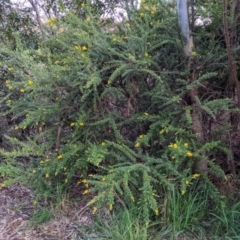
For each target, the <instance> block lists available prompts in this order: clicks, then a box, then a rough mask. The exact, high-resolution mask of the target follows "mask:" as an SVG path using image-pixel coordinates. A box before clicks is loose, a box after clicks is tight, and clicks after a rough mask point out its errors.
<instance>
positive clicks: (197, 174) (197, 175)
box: [192, 173, 200, 179]
mask: <svg viewBox="0 0 240 240" xmlns="http://www.w3.org/2000/svg"><path fill="white" fill-rule="evenodd" d="M192 177H193V178H194V179H197V178H198V177H200V174H199V173H194V174H193V176H192Z"/></svg>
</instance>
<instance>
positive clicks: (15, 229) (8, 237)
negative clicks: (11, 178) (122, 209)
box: [0, 183, 92, 240]
mask: <svg viewBox="0 0 240 240" xmlns="http://www.w3.org/2000/svg"><path fill="white" fill-rule="evenodd" d="M34 203H35V202H34V195H33V193H32V192H31V190H30V189H28V188H26V187H23V186H21V185H20V184H18V183H15V184H14V185H12V186H8V187H4V188H0V240H78V239H79V240H81V239H84V238H83V236H82V230H81V229H80V228H81V227H82V226H89V225H90V224H91V221H92V214H91V212H90V211H89V209H88V208H87V207H86V204H85V203H86V202H85V203H84V201H81V204H80V203H79V202H78V203H67V201H64V199H63V201H62V202H61V203H60V206H59V207H58V208H57V209H54V211H53V213H52V218H51V220H50V221H48V222H45V223H42V224H36V221H39V220H40V219H41V216H39V215H36V214H37V213H39V212H40V215H41V209H45V211H51V210H50V208H49V206H48V208H47V207H46V206H44V205H46V203H35V204H34ZM84 205H85V206H84ZM48 213H49V212H47V216H49V215H48ZM42 215H43V217H44V213H42ZM34 216H35V218H36V219H35V220H34ZM36 216H38V217H36ZM84 240H85V239H84Z"/></svg>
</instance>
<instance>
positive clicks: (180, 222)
mask: <svg viewBox="0 0 240 240" xmlns="http://www.w3.org/2000/svg"><path fill="white" fill-rule="evenodd" d="M29 2H30V3H31V7H32V8H25V9H23V8H17V7H16V6H14V5H13V4H11V3H10V2H8V1H2V3H1V5H0V11H1V13H2V15H1V18H2V22H3V23H2V26H1V28H2V29H3V31H1V35H0V38H1V40H2V41H1V42H2V43H1V45H0V85H1V91H0V113H1V115H0V117H1V128H0V145H1V149H0V172H1V175H2V177H1V187H7V186H8V185H10V184H12V183H13V182H16V181H19V182H21V183H22V184H26V185H28V186H30V187H31V188H32V189H34V190H35V191H36V192H37V193H38V199H36V201H40V200H41V199H42V198H44V199H45V200H46V201H51V202H55V201H56V198H58V197H60V196H62V194H65V193H66V192H67V193H68V194H70V195H71V191H72V188H73V187H74V188H75V189H77V193H78V197H79V198H81V197H83V196H84V195H87V196H88V206H89V208H91V209H92V211H93V213H94V214H96V216H97V217H96V218H98V220H97V219H96V226H95V227H94V231H95V233H96V232H97V234H99V238H98V239H120V236H123V238H122V239H162V238H163V237H164V238H167V239H176V238H178V237H183V236H184V237H186V238H187V237H189V239H204V238H207V237H209V236H210V237H211V239H214V237H216V239H220V237H222V236H223V239H226V238H227V237H229V238H231V239H239V234H240V233H239V228H238V222H239V218H240V209H239V208H240V207H239V201H238V198H239V194H238V190H239V172H238V171H239V158H240V157H239V156H240V155H239V154H240V152H239V148H238V147H239V127H238V122H239V100H238V84H239V83H238V80H237V81H236V77H237V78H238V76H239V69H238V68H239V59H238V58H239V54H238V52H239V46H238V45H239V39H238V33H239V24H238V23H239V12H240V10H239V6H240V3H239V1H233V2H231V4H230V3H227V1H223V2H221V1H218V2H217V1H207V2H206V1H190V3H189V14H190V18H189V19H190V27H191V31H192V36H193V39H194V44H193V45H192V46H191V49H192V53H191V56H186V55H185V53H184V48H183V41H182V40H183V39H182V37H181V34H180V30H179V27H178V19H177V11H176V6H175V5H176V4H175V2H164V1H160V0H152V1H150V0H148V1H142V2H141V4H140V6H138V7H136V5H134V2H133V3H131V4H130V3H129V1H126V2H124V1H116V2H113V1H105V2H104V3H103V2H100V1H93V2H90V1H89V2H88V1H70V2H69V1H66V2H65V1H51V2H48V1H43V3H42V5H41V4H40V3H37V2H34V1H29ZM116 6H121V7H124V8H125V9H126V13H125V16H121V14H118V16H120V17H121V20H119V19H118V21H116V19H117V15H116V14H117V13H116V12H114V9H116ZM224 7H225V8H226V9H225V10H227V11H223V10H224ZM222 12H227V15H226V14H225V15H223V14H222ZM43 13H45V15H44V16H43ZM46 16H47V18H46ZM201 18H202V19H203V23H202V24H197V22H199V20H200V19H201ZM226 23H227V24H228V25H226ZM226 26H227V29H228V31H226ZM224 33H225V34H228V35H229V39H227V38H226V36H224ZM228 40H229V42H228ZM234 67H235V68H234ZM234 71H235V73H236V75H235V76H234V75H233V72H234ZM102 208H108V209H109V211H110V213H109V215H108V216H103V214H101V209H102ZM126 229H127V230H126ZM85 239H87V237H86V236H85Z"/></svg>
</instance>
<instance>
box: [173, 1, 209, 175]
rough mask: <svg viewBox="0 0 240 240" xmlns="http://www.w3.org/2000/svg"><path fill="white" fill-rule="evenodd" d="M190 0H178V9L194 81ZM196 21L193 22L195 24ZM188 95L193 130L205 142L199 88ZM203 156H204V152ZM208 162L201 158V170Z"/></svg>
mask: <svg viewBox="0 0 240 240" xmlns="http://www.w3.org/2000/svg"><path fill="white" fill-rule="evenodd" d="M187 2H188V1H187V0H177V9H178V21H179V26H180V29H181V34H182V37H183V44H184V53H185V55H186V58H187V64H186V65H187V67H188V68H189V69H190V76H189V78H190V82H191V83H192V82H194V81H196V80H197V78H198V71H197V70H196V69H192V70H191V65H192V47H193V37H192V35H191V33H190V30H189V17H188V3H187ZM193 24H194V23H192V25H193ZM188 96H189V98H190V101H191V103H190V104H191V106H192V113H191V116H192V122H193V132H194V133H195V134H196V136H197V141H198V142H199V143H203V142H204V132H203V125H202V113H201V110H200V109H198V108H197V106H196V97H198V90H197V89H191V90H189V92H188ZM202 154H203V157H204V153H202ZM207 167H208V166H207V162H206V161H205V160H201V161H200V164H199V170H200V171H202V172H204V173H207Z"/></svg>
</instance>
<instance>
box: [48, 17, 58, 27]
mask: <svg viewBox="0 0 240 240" xmlns="http://www.w3.org/2000/svg"><path fill="white" fill-rule="evenodd" d="M56 21H57V18H56V17H54V18H52V19H47V20H46V23H47V24H48V25H49V26H50V27H53V26H54V25H56Z"/></svg>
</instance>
